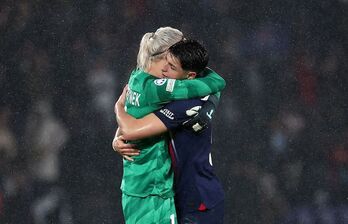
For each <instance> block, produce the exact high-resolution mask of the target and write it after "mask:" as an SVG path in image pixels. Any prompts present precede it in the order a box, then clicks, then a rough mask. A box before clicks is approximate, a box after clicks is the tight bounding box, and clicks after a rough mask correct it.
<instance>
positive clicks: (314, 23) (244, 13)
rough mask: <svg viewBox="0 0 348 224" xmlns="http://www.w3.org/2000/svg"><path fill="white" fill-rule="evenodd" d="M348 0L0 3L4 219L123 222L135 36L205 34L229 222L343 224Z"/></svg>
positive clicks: (347, 164) (347, 204) (9, 223)
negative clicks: (120, 149) (121, 106)
mask: <svg viewBox="0 0 348 224" xmlns="http://www.w3.org/2000/svg"><path fill="white" fill-rule="evenodd" d="M347 6H348V2H347V1H346V0H341V1H336V0H305V1H303V0H283V1H276V0H262V1H261V0H219V1H209V0H201V1H198V0H194V1H183V0H182V1H180V0H153V1H146V0H118V1H112V0H104V1H95V0H84V1H82V0H76V1H72V0H55V1H42V0H36V1H30V0H15V1H7V0H3V1H1V2H0V51H1V55H0V57H1V61H0V97H1V98H0V99H1V100H0V101H1V104H0V223H4V224H22V223H23V224H44V223H60V224H66V223H69V224H70V223H74V224H75V223H79V224H100V223H103V224H109V223H110V224H111V223H123V217H122V213H121V206H120V190H119V185H120V180H121V176H122V161H121V158H120V157H119V156H118V155H117V154H116V153H114V152H113V150H112V148H111V141H112V138H113V135H114V132H115V129H116V123H115V118H114V114H113V105H114V102H115V100H116V99H117V96H118V95H119V94H120V92H121V89H122V86H123V85H124V84H125V83H126V81H127V78H128V75H129V72H130V71H131V69H132V68H133V67H134V66H135V63H136V54H137V50H138V45H139V42H140V39H141V36H142V35H143V34H144V33H145V32H149V31H154V30H155V29H157V28H158V27H160V26H172V27H175V28H178V29H181V30H182V31H183V32H184V33H185V34H186V36H188V37H192V38H196V39H199V40H201V41H202V42H203V43H204V44H205V45H206V47H207V48H208V50H209V52H210V56H211V60H210V63H209V65H210V67H212V68H213V69H215V70H216V71H217V72H218V73H220V74H221V75H222V76H223V77H224V78H225V79H226V81H227V88H226V89H225V91H224V92H223V96H222V101H221V104H220V107H219V110H218V112H217V115H216V118H215V120H214V154H213V159H214V164H215V167H216V171H217V173H218V175H219V177H220V179H221V181H222V182H223V185H224V188H225V190H226V203H225V205H226V220H225V223H228V224H231V223H237V224H266V223H267V224H272V223H284V224H292V223H303V224H316V223H321V224H336V223H337V224H338V223H348V128H347V127H348V117H347V115H348V107H347V106H348V91H347V89H348V76H347V68H348V67H347V61H348V60H347V46H348V43H347V40H348V38H347V34H348V25H347V24H348V16H347V15H348V11H347Z"/></svg>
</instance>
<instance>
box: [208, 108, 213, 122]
mask: <svg viewBox="0 0 348 224" xmlns="http://www.w3.org/2000/svg"><path fill="white" fill-rule="evenodd" d="M213 113H214V110H213V109H211V110H210V112H209V113H208V112H207V116H208V117H209V119H210V120H211V116H212V114H213Z"/></svg>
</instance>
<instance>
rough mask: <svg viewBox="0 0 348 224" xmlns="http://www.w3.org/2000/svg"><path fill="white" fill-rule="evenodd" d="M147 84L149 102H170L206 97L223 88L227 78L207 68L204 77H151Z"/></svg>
mask: <svg viewBox="0 0 348 224" xmlns="http://www.w3.org/2000/svg"><path fill="white" fill-rule="evenodd" d="M148 81H149V82H148V83H146V85H145V91H144V92H145V93H146V99H148V104H158V103H168V102H169V101H172V100H179V99H189V98H196V97H204V96H206V95H210V94H214V93H217V92H220V91H221V90H223V89H224V88H225V86H226V82H225V80H224V79H223V78H222V77H221V76H220V75H218V74H217V73H216V72H214V71H213V70H211V69H209V68H206V69H205V70H204V71H203V77H200V78H195V79H185V80H175V79H162V80H159V79H149V80H148Z"/></svg>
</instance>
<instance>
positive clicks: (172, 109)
mask: <svg viewBox="0 0 348 224" xmlns="http://www.w3.org/2000/svg"><path fill="white" fill-rule="evenodd" d="M202 103H203V102H202V101H201V100H200V99H189V100H179V101H173V102H171V103H169V104H167V105H166V106H164V107H162V108H161V109H160V110H158V111H156V112H154V113H155V115H156V116H157V117H158V118H159V119H160V120H161V121H162V122H163V123H164V124H165V125H166V127H167V128H168V130H170V133H171V145H170V148H171V151H172V153H171V154H172V155H173V157H174V158H173V166H174V172H175V200H176V206H177V212H178V217H179V216H180V214H179V212H183V213H188V212H193V211H197V210H200V209H201V210H205V209H212V208H214V206H216V205H217V204H219V203H221V202H222V201H223V200H224V191H223V188H222V185H221V183H220V181H219V180H218V178H217V176H216V175H215V173H214V170H213V165H212V159H211V147H212V133H211V125H210V124H209V126H208V128H207V129H205V130H203V131H202V132H200V133H195V132H193V131H191V130H189V129H185V128H184V127H182V123H183V122H185V121H187V120H188V119H189V118H190V117H189V116H188V115H187V114H186V111H187V110H190V109H191V108H193V107H196V106H201V105H202ZM202 207H203V209H202Z"/></svg>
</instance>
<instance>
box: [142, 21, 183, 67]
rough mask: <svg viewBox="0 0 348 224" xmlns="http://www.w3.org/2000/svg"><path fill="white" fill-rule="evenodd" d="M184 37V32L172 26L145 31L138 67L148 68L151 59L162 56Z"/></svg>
mask: <svg viewBox="0 0 348 224" xmlns="http://www.w3.org/2000/svg"><path fill="white" fill-rule="evenodd" d="M182 39H183V34H182V32H181V31H180V30H178V29H174V28H172V27H161V28H158V29H157V30H156V32H155V33H145V34H144V36H143V38H142V39H141V42H140V47H139V52H138V58H137V68H139V69H142V70H146V69H148V68H149V66H150V64H151V61H153V60H155V59H160V58H162V57H163V53H164V52H165V51H166V50H168V48H169V47H170V46H172V45H173V44H175V43H177V42H179V41H180V40H182Z"/></svg>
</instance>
